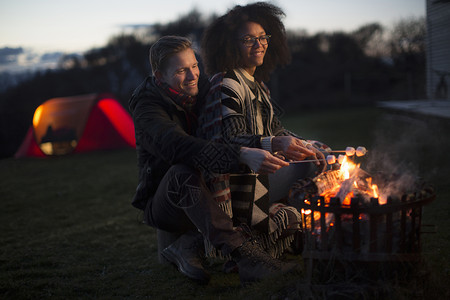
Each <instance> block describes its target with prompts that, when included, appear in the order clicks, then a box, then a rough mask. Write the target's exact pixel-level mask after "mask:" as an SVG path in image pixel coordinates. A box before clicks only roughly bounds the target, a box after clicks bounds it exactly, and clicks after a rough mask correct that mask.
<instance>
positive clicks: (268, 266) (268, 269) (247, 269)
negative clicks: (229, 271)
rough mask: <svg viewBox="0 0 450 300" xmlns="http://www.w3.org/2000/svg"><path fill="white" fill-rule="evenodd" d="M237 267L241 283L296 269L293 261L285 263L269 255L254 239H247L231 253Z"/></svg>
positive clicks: (296, 266)
mask: <svg viewBox="0 0 450 300" xmlns="http://www.w3.org/2000/svg"><path fill="white" fill-rule="evenodd" d="M231 257H232V258H233V260H234V261H236V263H237V265H238V268H239V279H240V281H241V283H242V284H243V285H245V284H247V283H250V282H253V281H258V280H261V279H264V278H268V277H272V276H279V275H283V274H287V273H291V272H293V271H297V270H298V269H299V266H298V265H297V264H295V263H285V262H282V261H280V260H278V259H275V258H274V257H272V256H271V255H269V254H268V253H267V252H266V251H264V249H263V248H262V247H261V245H260V244H259V243H258V242H257V241H256V240H254V239H250V240H247V241H246V242H244V243H243V244H242V245H241V246H240V247H238V248H237V249H235V250H234V251H233V252H232V253H231Z"/></svg>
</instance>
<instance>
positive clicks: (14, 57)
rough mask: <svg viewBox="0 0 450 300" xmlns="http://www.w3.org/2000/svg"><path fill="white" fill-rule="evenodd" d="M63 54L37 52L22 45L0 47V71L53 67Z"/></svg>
mask: <svg viewBox="0 0 450 300" xmlns="http://www.w3.org/2000/svg"><path fill="white" fill-rule="evenodd" d="M63 55H64V53H62V52H48V53H38V52H35V51H33V50H32V49H26V48H22V47H17V48H10V47H4V48H0V73H4V72H9V73H21V72H28V71H38V70H46V69H55V68H57V67H58V62H59V60H60V59H61V57H62V56H63Z"/></svg>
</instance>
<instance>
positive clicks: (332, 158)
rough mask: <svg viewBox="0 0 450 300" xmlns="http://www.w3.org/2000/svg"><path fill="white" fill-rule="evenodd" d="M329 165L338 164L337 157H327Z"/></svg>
mask: <svg viewBox="0 0 450 300" xmlns="http://www.w3.org/2000/svg"><path fill="white" fill-rule="evenodd" d="M327 163H328V164H329V165H332V164H334V163H336V156H334V155H327Z"/></svg>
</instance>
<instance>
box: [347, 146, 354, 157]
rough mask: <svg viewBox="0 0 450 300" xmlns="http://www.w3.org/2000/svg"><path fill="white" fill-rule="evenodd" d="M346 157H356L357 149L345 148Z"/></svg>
mask: <svg viewBox="0 0 450 300" xmlns="http://www.w3.org/2000/svg"><path fill="white" fill-rule="evenodd" d="M345 155H347V156H353V155H355V148H353V147H347V148H345Z"/></svg>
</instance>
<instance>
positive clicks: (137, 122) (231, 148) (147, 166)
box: [129, 76, 240, 209]
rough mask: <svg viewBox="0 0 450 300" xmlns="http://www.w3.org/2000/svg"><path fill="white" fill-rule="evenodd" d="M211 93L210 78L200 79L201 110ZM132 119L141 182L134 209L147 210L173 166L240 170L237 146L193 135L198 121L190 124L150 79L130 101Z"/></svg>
mask: <svg viewBox="0 0 450 300" xmlns="http://www.w3.org/2000/svg"><path fill="white" fill-rule="evenodd" d="M208 90H209V81H208V80H207V79H201V80H199V91H200V92H199V95H198V96H197V104H196V107H195V108H194V113H197V114H198V111H199V109H200V107H201V106H202V104H203V103H204V99H205V97H206V94H207V92H208ZM129 109H130V112H131V114H132V116H133V121H134V126H135V134H136V150H137V156H138V167H139V183H138V186H137V189H136V194H135V196H134V198H133V202H132V204H133V206H135V207H137V208H139V209H145V206H146V203H147V201H148V200H149V199H151V197H152V196H153V195H154V194H155V192H156V189H157V188H158V185H159V183H160V182H161V179H162V178H163V176H164V175H165V174H166V172H167V171H168V170H169V168H170V167H171V166H172V165H175V164H186V165H188V166H191V167H194V168H196V169H199V170H200V171H202V172H205V171H207V172H213V173H229V172H235V171H237V170H239V160H238V158H239V150H240V147H239V146H236V145H225V144H217V143H212V142H210V141H206V140H204V139H201V138H197V137H195V136H194V135H193V133H195V131H196V127H197V125H196V124H195V123H196V122H188V118H187V113H186V112H185V110H184V109H183V108H182V107H180V106H179V105H177V104H176V103H175V102H174V101H173V100H172V99H171V98H169V97H168V96H167V94H166V93H165V92H164V91H163V90H162V89H161V88H160V87H158V86H157V85H156V84H155V81H154V78H153V77H151V76H149V77H147V78H146V79H145V80H144V82H142V83H141V85H139V86H138V88H137V89H136V90H135V91H134V93H133V95H132V97H131V99H130V100H129Z"/></svg>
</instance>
